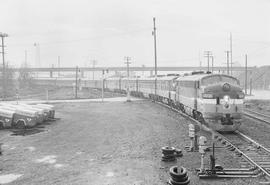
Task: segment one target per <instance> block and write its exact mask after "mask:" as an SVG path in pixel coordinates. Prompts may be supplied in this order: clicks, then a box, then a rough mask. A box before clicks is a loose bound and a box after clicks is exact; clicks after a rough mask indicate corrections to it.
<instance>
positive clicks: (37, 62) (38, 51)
mask: <svg viewBox="0 0 270 185" xmlns="http://www.w3.org/2000/svg"><path fill="white" fill-rule="evenodd" d="M34 46H35V48H36V67H41V65H40V46H39V43H34Z"/></svg>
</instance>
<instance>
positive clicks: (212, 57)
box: [211, 56, 214, 74]
mask: <svg viewBox="0 0 270 185" xmlns="http://www.w3.org/2000/svg"><path fill="white" fill-rule="evenodd" d="M211 59H212V70H211V71H212V74H213V72H214V56H211Z"/></svg>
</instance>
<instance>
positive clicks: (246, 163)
mask: <svg viewBox="0 0 270 185" xmlns="http://www.w3.org/2000/svg"><path fill="white" fill-rule="evenodd" d="M215 134H217V136H218V140H219V141H220V142H221V143H222V144H223V145H224V146H225V147H226V148H227V149H228V150H230V151H232V152H234V153H235V155H236V156H238V157H242V159H243V160H242V161H241V168H245V169H253V170H254V171H253V173H252V175H250V177H260V176H265V177H266V178H267V179H268V180H270V149H269V148H266V147H264V146H263V145H261V144H259V143H258V142H256V141H254V140H253V139H251V138H250V137H248V136H247V135H245V134H243V133H241V132H239V131H236V132H234V133H222V134H220V133H215Z"/></svg>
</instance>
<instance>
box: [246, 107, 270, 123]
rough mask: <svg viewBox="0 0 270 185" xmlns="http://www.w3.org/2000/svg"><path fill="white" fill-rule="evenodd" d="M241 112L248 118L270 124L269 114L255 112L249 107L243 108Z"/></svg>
mask: <svg viewBox="0 0 270 185" xmlns="http://www.w3.org/2000/svg"><path fill="white" fill-rule="evenodd" d="M243 114H244V115H245V116H247V117H249V118H252V119H255V120H258V121H262V122H264V123H267V124H270V116H269V115H266V114H262V113H260V112H256V111H253V110H250V109H245V110H244V111H243Z"/></svg>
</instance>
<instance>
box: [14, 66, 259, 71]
mask: <svg viewBox="0 0 270 185" xmlns="http://www.w3.org/2000/svg"><path fill="white" fill-rule="evenodd" d="M78 69H79V70H80V71H83V72H87V71H102V70H109V71H126V70H127V68H126V67H95V68H92V67H78ZM211 69H212V68H210V70H211ZM252 69H254V67H248V69H247V70H248V71H249V70H252ZM13 70H14V71H15V72H19V71H20V70H21V68H13ZM24 70H25V71H28V72H75V71H76V67H60V68H57V67H45V68H25V69H24ZM129 70H130V71H154V70H155V68H154V67H129ZM157 70H158V71H179V72H180V71H196V70H203V71H206V70H207V67H193V66H188V67H179V66H175V67H173V66H171V67H157ZM213 71H227V67H222V66H217V67H213ZM232 71H245V67H233V68H232Z"/></svg>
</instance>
